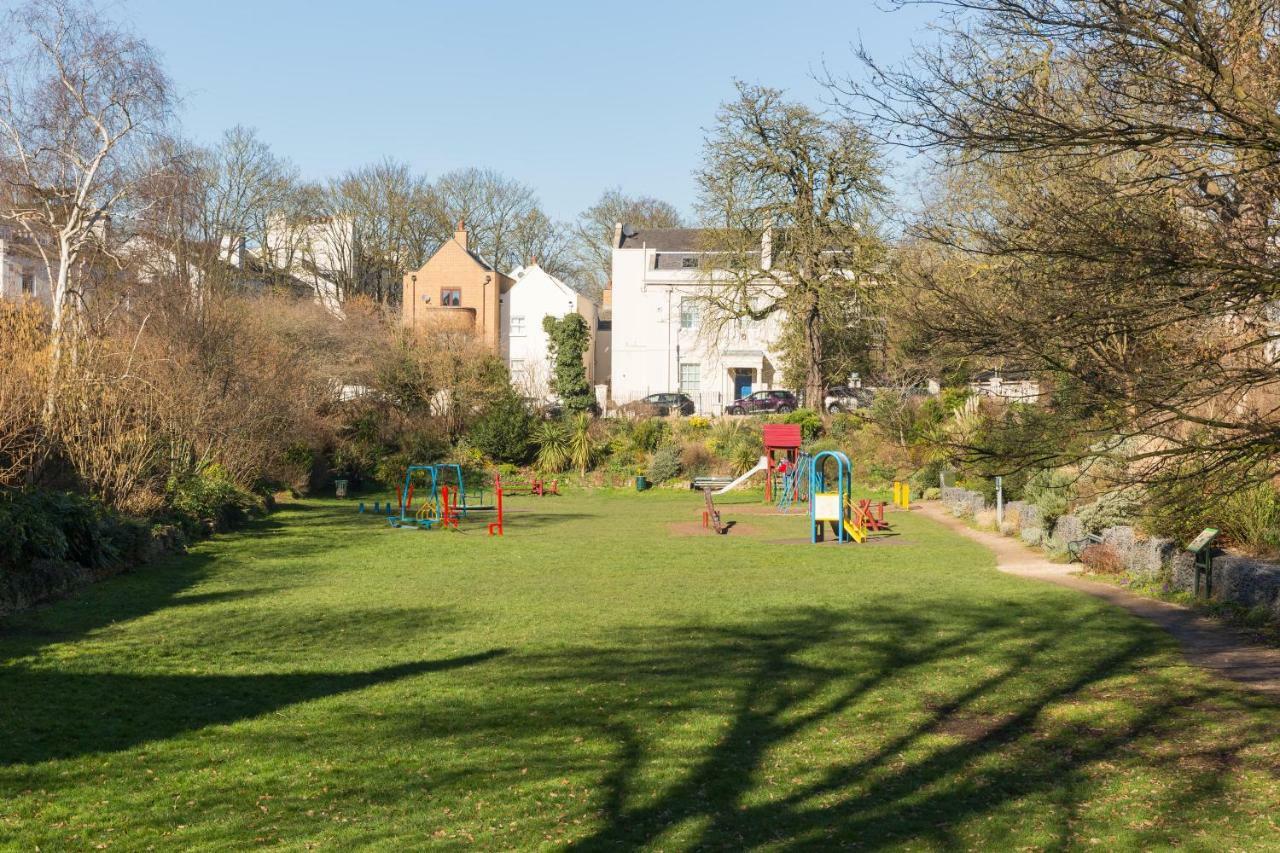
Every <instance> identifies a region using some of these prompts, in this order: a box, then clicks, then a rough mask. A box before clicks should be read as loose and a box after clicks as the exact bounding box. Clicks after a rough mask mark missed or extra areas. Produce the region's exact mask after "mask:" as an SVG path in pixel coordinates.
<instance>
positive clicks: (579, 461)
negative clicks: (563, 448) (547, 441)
mask: <svg viewBox="0 0 1280 853" xmlns="http://www.w3.org/2000/svg"><path fill="white" fill-rule="evenodd" d="M595 455H596V442H595V439H594V438H592V437H591V416H590V415H588V414H587V413H585V412H583V413H582V414H579V415H578V416H577V417H575V418H574V419H573V427H572V430H571V433H570V435H569V461H570V462H571V463H572V464H573V467H575V468H577V469H578V472H579V473H580V474H581V475H582V476H584V477H585V476H587V469H588V468H590V467H591V461H592V459H593V458H594V457H595Z"/></svg>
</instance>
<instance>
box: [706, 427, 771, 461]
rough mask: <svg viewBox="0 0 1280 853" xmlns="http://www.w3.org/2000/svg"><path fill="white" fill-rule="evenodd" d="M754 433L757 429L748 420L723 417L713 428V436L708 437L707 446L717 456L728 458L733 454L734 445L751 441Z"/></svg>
mask: <svg viewBox="0 0 1280 853" xmlns="http://www.w3.org/2000/svg"><path fill="white" fill-rule="evenodd" d="M754 433H755V430H753V429H752V428H751V426H749V425H748V423H747V422H746V421H742V420H737V419H732V420H730V419H723V420H720V421H718V422H717V423H716V425H715V426H714V427H712V428H711V437H710V438H709V439H707V447H708V448H710V450H711V452H712V453H714V454H716V455H717V456H722V457H725V458H728V457H729V456H730V455H731V454H732V452H733V448H734V447H736V446H737V445H739V444H741V443H743V442H747V441H750V440H751V439H752V436H753V435H754ZM757 440H760V439H757ZM762 446H763V443H762ZM757 455H758V454H757Z"/></svg>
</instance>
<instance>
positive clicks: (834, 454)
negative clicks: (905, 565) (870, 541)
mask: <svg viewBox="0 0 1280 853" xmlns="http://www.w3.org/2000/svg"><path fill="white" fill-rule="evenodd" d="M828 458H830V459H833V460H835V463H836V475H835V477H834V478H832V480H833V481H832V482H829V481H828V478H827V472H826V461H827V459H828ZM831 486H835V490H834V491H832V490H831ZM852 490H853V466H852V465H851V464H850V463H849V457H848V456H845V455H844V454H843V453H841V452H840V451H838V450H824V451H823V452H821V453H819V454H818V455H817V456H814V457H813V462H812V464H811V465H810V466H809V541H811V542H822V541H823V540H824V539H825V536H826V528H827V527H828V526H830V528H831V531H832V532H833V533H835V535H836V540H837V541H839V542H849V541H853V542H866V541H867V528H866V523H865V521H864V519H863V518H862V516H861V515H860V514H859V513H857V512H855V511H854V505H853V494H852Z"/></svg>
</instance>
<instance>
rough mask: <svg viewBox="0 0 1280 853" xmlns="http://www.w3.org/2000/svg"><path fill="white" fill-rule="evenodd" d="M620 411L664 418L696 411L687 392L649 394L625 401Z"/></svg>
mask: <svg viewBox="0 0 1280 853" xmlns="http://www.w3.org/2000/svg"><path fill="white" fill-rule="evenodd" d="M622 411H623V412H625V413H626V414H629V415H638V416H641V417H657V418H665V417H666V416H667V415H692V414H693V413H694V412H695V411H697V407H696V406H694V404H693V400H692V399H691V398H690V397H689V395H688V394H671V393H666V394H650V395H649V396H648V397H645V398H644V399H643V400H636V401H635V402H633V403H627V404H626V405H625V406H623V407H622Z"/></svg>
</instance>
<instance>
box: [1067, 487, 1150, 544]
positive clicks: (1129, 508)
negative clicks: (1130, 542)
mask: <svg viewBox="0 0 1280 853" xmlns="http://www.w3.org/2000/svg"><path fill="white" fill-rule="evenodd" d="M1138 509H1139V502H1138V497H1137V495H1136V493H1135V492H1134V491H1133V490H1130V489H1120V490H1119V491H1115V492H1105V493H1103V494H1101V495H1098V498H1097V500H1095V501H1093V503H1088V504H1085V505H1084V506H1082V507H1080V508H1079V509H1077V510H1076V512H1075V515H1076V517H1077V518H1079V519H1080V523H1081V524H1082V525H1083V526H1084V529H1085V532H1087V533H1100V532H1102V531H1103V530H1105V529H1107V528H1108V527H1118V526H1120V525H1122V524H1126V525H1127V524H1132V523H1133V521H1134V519H1135V518H1136V517H1137V514H1138Z"/></svg>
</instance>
